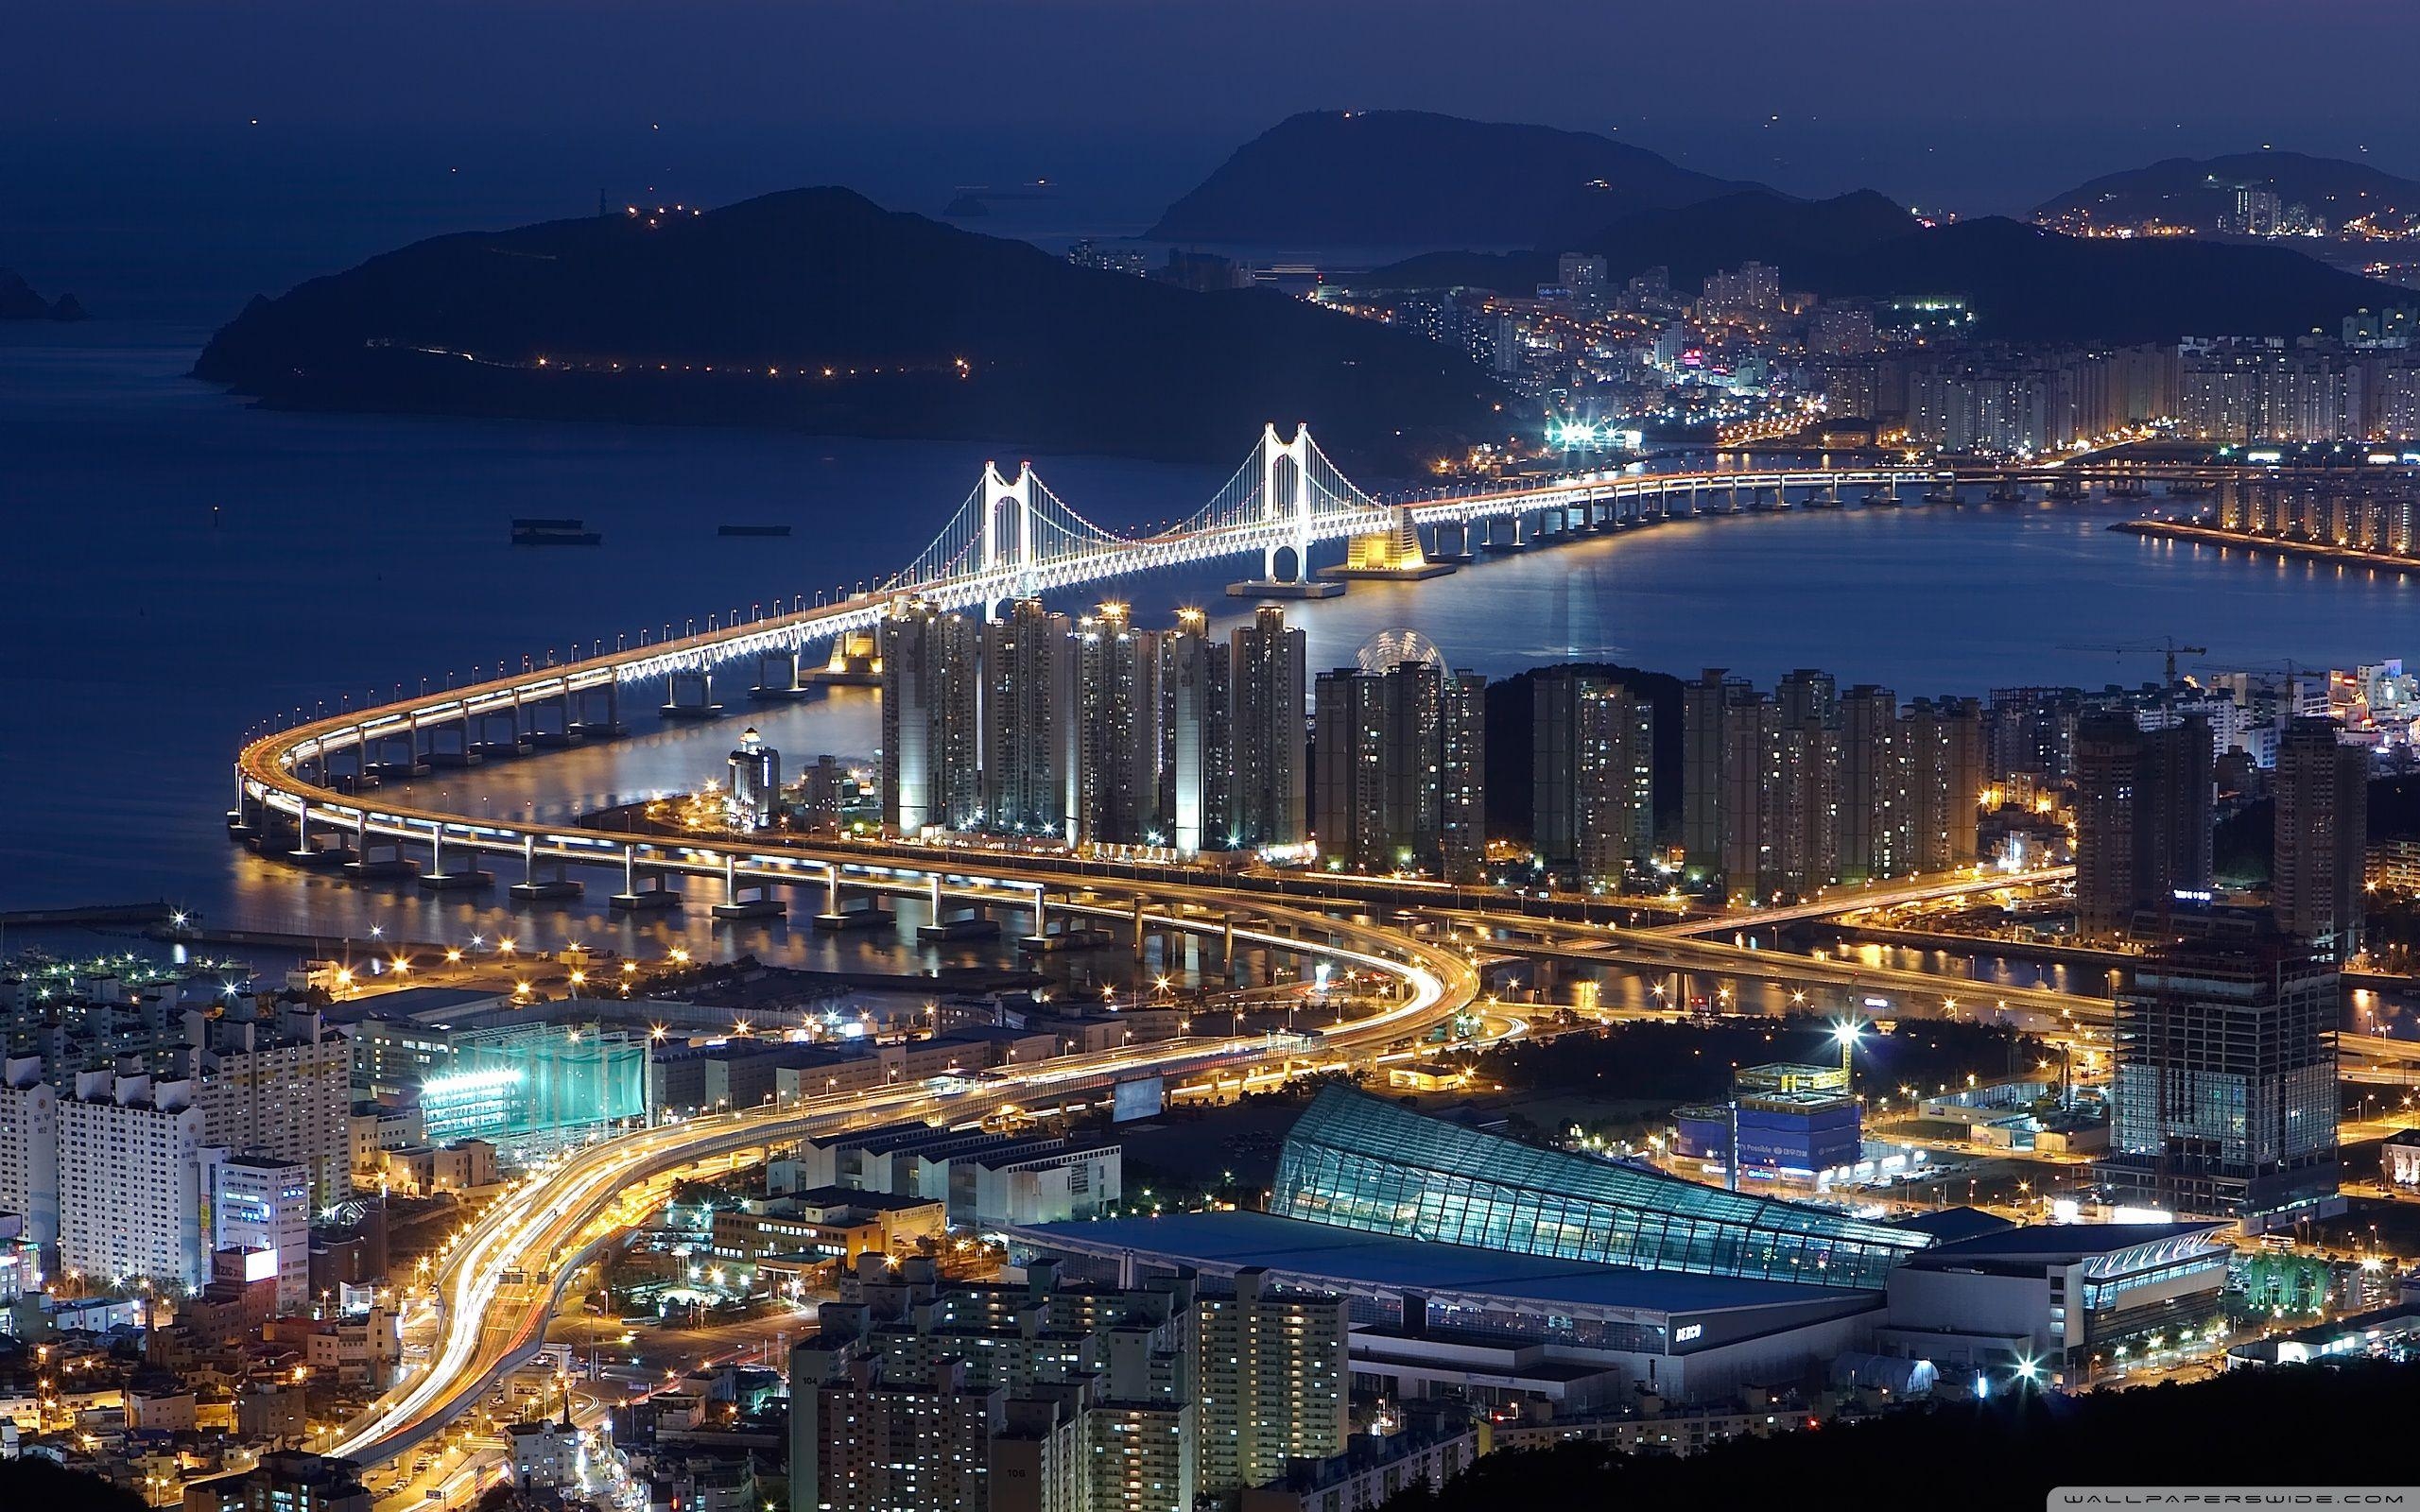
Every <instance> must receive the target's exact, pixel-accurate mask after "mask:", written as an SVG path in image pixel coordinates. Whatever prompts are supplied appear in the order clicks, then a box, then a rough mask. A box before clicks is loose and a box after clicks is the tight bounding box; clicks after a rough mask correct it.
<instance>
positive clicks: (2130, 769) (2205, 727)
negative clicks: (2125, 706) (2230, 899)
mask: <svg viewBox="0 0 2420 1512" xmlns="http://www.w3.org/2000/svg"><path fill="white" fill-rule="evenodd" d="M2214 766H2215V762H2214V759H2213V756H2212V752H2211V748H2210V727H2209V724H2208V722H2207V721H2206V720H2204V719H2203V718H2201V717H2200V716H2199V715H2196V714H2187V715H2186V716H2185V717H2184V718H2182V719H2180V720H2179V721H2178V722H2177V723H2175V724H2173V725H2170V726H2169V727H2168V728H2166V729H2163V730H2145V729H2143V728H2142V727H2141V726H2140V725H2138V724H2137V723H2135V716H2134V715H2133V714H2131V713H2124V712H2123V711H2118V710H2100V711H2096V712H2094V713H2088V714H2086V715H2084V716H2083V719H2082V720H2080V721H2079V722H2078V724H2077V726H2076V740H2075V776H2076V927H2077V928H2078V929H2080V930H2082V931H2083V932H2084V933H2086V934H2093V935H2106V934H2113V933H2116V932H2118V931H2122V930H2123V929H2125V928H2126V927H2127V925H2128V924H2129V922H2131V920H2132V919H2134V916H2135V910H2137V909H2140V908H2165V907H2168V906H2169V905H2170V904H2172V902H2174V900H2175V897H2176V895H2177V894H2178V893H2180V892H2186V893H2197V892H2206V891H2208V890H2209V887H2210V877H2211V857H2210V828H2211V816H2212V806H2213V799H2214V783H2215V776H2214Z"/></svg>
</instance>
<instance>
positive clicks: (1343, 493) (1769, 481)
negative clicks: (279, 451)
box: [231, 425, 1952, 869]
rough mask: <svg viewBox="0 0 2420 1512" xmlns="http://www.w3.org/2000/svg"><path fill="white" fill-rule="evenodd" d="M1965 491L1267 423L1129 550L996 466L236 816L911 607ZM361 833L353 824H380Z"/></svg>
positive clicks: (479, 836) (542, 729)
mask: <svg viewBox="0 0 2420 1512" xmlns="http://www.w3.org/2000/svg"><path fill="white" fill-rule="evenodd" d="M1951 482H1952V479H1951V477H1950V474H1948V473H1946V472H1939V471H1935V470H1931V469H1920V468H1908V467H1873V468H1857V469H1806V470H1802V471H1795V472H1747V471H1739V470H1732V469H1718V470H1714V471H1710V472H1672V473H1652V472H1625V471H1622V470H1618V469H1597V470H1592V471H1582V472H1569V473H1562V474H1556V475H1552V476H1547V477H1540V478H1523V479H1519V480H1513V481H1498V482H1488V483H1480V484H1476V485H1470V486H1463V487H1456V488H1437V489H1426V490H1415V491H1413V492H1409V493H1406V494H1398V495H1394V496H1392V497H1389V498H1386V499H1380V498H1376V497H1374V496H1372V495H1371V494H1369V493H1368V492H1366V491H1364V490H1362V489H1361V488H1360V487H1359V486H1357V484H1355V483H1354V482H1353V480H1352V479H1351V478H1349V477H1347V476H1346V475H1345V474H1344V473H1343V472H1342V471H1341V470H1340V469H1339V468H1338V467H1337V466H1336V464H1335V463H1334V462H1333V461H1331V460H1330V459H1329V458H1328V456H1327V455H1326V454H1325V453H1324V452H1322V450H1321V449H1320V447H1319V444H1318V443H1317V442H1316V441H1315V440H1313V439H1312V438H1311V434H1310V431H1309V428H1308V427H1306V426H1298V427H1297V428H1296V429H1295V431H1294V433H1293V435H1292V436H1291V437H1290V438H1288V437H1284V436H1281V435H1280V434H1279V433H1278V431H1277V429H1276V427H1275V426H1273V425H1271V426H1266V427H1264V428H1263V430H1262V432H1261V436H1260V438H1259V440H1258V442H1257V443H1256V444H1255V445H1254V446H1253V451H1252V453H1251V455H1249V456H1248V457H1246V458H1245V460H1244V463H1243V465H1242V466H1241V467H1239V468H1237V469H1236V472H1235V473H1234V475H1233V476H1232V477H1230V478H1229V479H1228V480H1227V482H1226V484H1225V485H1224V486H1223V487H1222V488H1220V489H1219V490H1218V492H1217V493H1216V494H1214V495H1213V496H1212V497H1211V498H1210V500H1209V501H1208V502H1207V503H1206V504H1204V505H1202V506H1201V507H1200V508H1198V509H1196V510H1195V511H1193V513H1191V514H1190V515H1188V516H1186V517H1185V518H1184V519H1183V520H1182V521H1180V522H1179V523H1178V524H1175V525H1173V526H1170V527H1168V528H1167V529H1165V530H1160V531H1156V532H1154V533H1151V534H1148V535H1127V534H1121V533H1119V532H1117V531H1115V530H1111V529H1108V528H1106V527H1104V526H1102V525H1100V524H1097V523H1095V522H1093V521H1091V520H1089V519H1087V518H1085V517H1084V516H1083V515H1081V514H1080V513H1078V512H1077V511H1076V510H1075V508H1073V507H1071V506H1069V505H1068V504H1067V503H1066V501H1064V500H1063V499H1062V498H1060V497H1059V496H1058V495H1057V494H1056V493H1054V492H1052V491H1051V490H1050V489H1049V487H1048V486H1047V485H1046V484H1045V483H1044V482H1043V481H1042V479H1041V478H1040V477H1039V476H1037V475H1036V474H1035V473H1034V472H1033V469H1032V468H1031V466H1030V465H1026V466H1021V467H1019V468H1018V470H1017V472H1016V473H1015V475H1014V476H1013V477H1011V476H1008V475H1005V474H1003V473H1002V472H1000V471H999V469H998V468H997V467H996V466H994V465H993V464H990V463H986V464H985V466H984V469H983V473H982V476H981V477H980V478H979V479H978V480H977V483H976V485H975V488H974V489H973V490H972V491H970V492H969V493H968V494H967V496H966V498H965V500H964V502H963V503H961V504H960V505H959V507H958V508H957V509H956V510H955V511H953V512H952V514H951V515H950V516H949V518H948V520H947V521H946V522H945V523H944V524H942V528H941V530H940V532H939V533H938V534H937V535H936V536H935V537H934V538H933V541H932V542H931V544H929V545H927V546H926V547H925V549H924V550H923V551H921V552H919V553H917V555H916V556H915V558H913V559H911V560H910V561H909V562H908V564H907V565H906V566H904V567H902V568H900V569H899V570H898V571H897V572H895V573H893V574H892V575H891V576H889V577H888V578H885V579H883V580H882V581H881V582H880V583H878V584H875V585H873V586H871V587H869V588H866V589H862V590H860V591H859V592H857V593H852V594H848V595H846V596H844V597H841V598H839V599H838V601H837V602H822V601H821V600H819V601H818V602H816V603H814V604H812V605H809V604H807V603H806V602H805V601H804V595H801V596H800V597H798V598H795V599H793V600H792V602H791V607H790V609H789V610H787V612H785V611H783V610H782V609H781V607H780V603H779V601H778V600H776V601H775V603H774V605H773V608H772V610H771V611H770V612H767V611H766V610H764V609H762V608H761V607H760V608H758V609H756V610H750V611H748V612H746V613H742V612H741V611H739V610H733V611H732V612H731V613H730V614H729V615H728V616H720V615H710V616H708V618H707V620H706V626H705V628H704V629H703V630H702V631H696V630H692V631H691V633H687V634H683V635H681V636H677V637H675V636H670V635H666V636H665V637H663V638H661V639H657V640H654V641H652V642H650V640H649V638H648V636H647V635H646V634H645V633H642V634H641V635H640V637H639V644H636V645H631V644H627V643H626V642H617V643H616V644H615V645H614V648H613V649H612V650H610V651H609V650H606V649H605V648H604V647H603V645H602V644H598V645H597V646H596V648H595V652H594V654H592V655H588V656H584V657H583V656H576V657H574V658H571V659H567V660H564V661H562V662H557V661H556V660H555V658H553V657H552V656H551V655H550V656H549V657H547V658H546V660H545V662H544V664H540V663H538V662H534V661H529V660H525V662H524V665H523V667H522V668H521V670H520V671H518V672H512V671H510V670H508V669H507V668H504V667H501V666H500V667H499V668H498V669H497V675H496V676H495V677H494V678H493V679H487V680H483V681H480V682H477V683H475V685H472V686H468V687H456V688H446V689H443V690H434V691H432V690H428V689H425V688H423V692H422V693H420V694H419V695H417V696H412V695H402V696H398V697H396V698H394V699H392V700H390V701H387V702H384V703H376V704H365V706H364V707H362V708H360V709H354V708H351V707H344V708H342V709H341V710H340V712H339V713H336V714H334V715H328V716H325V717H317V718H307V719H306V718H302V717H300V716H299V715H298V717H297V718H295V719H294V720H293V721H292V722H290V723H284V722H281V723H280V725H279V727H278V728H275V729H273V730H270V731H268V733H266V734H262V735H259V736H258V737H257V738H255V739H253V740H252V741H251V743H249V744H248V745H247V746H246V747H245V749H244V751H243V754H242V756H241V757H240V759H239V762H238V768H237V783H238V793H237V801H238V810H239V814H238V815H231V818H234V819H238V821H239V822H243V823H251V822H254V821H257V820H259V819H260V818H262V817H263V816H265V814H268V813H271V812H274V813H276V814H277V815H278V816H280V817H281V818H282V819H283V820H284V821H285V822H292V819H293V817H294V816H303V818H304V825H303V827H304V828H305V829H307V828H308V816H310V815H311V814H312V813H313V812H314V805H315V804H317V803H323V802H324V801H325V800H326V799H328V797H329V793H328V787H329V784H330V783H331V782H332V781H333V776H332V774H333V773H334V771H335V768H334V767H332V766H331V765H330V758H331V757H334V756H336V755H337V754H338V753H340V752H352V753H354V757H353V765H354V772H355V774H356V775H367V774H372V773H387V774H392V775H404V774H410V773H416V772H419V771H423V770H426V769H427V768H428V767H429V766H431V765H474V764H475V763H476V762H478V761H479V760H481V759H483V757H485V756H489V755H509V754H516V753H519V752H521V751H526V750H527V749H529V748H531V747H546V746H561V745H568V744H572V743H575V742H578V741H580V740H583V739H589V738H603V737H610V736H614V735H618V734H622V733H624V732H626V729H627V727H626V726H625V724H624V722H623V720H622V717H621V712H622V711H621V694H622V690H623V689H624V688H626V687H627V686H629V685H630V684H632V683H643V682H646V681H648V680H651V679H659V680H661V681H663V682H664V683H665V685H666V687H667V689H668V691H669V697H668V698H667V700H666V704H665V705H664V712H665V713H666V715H668V716H672V717H682V716H689V717H704V716H706V715H709V714H711V713H715V712H717V711H718V710H719V708H720V706H719V705H717V704H715V703H714V702H713V701H712V700H713V681H712V679H713V675H714V670H715V669H716V668H717V667H718V666H721V665H724V664H727V663H732V662H743V663H744V662H747V661H748V660H749V659H754V660H755V662H756V663H757V668H758V676H759V683H758V687H759V690H760V691H762V690H765V689H773V690H777V691H778V690H784V689H794V688H795V686H796V678H797V668H798V666H799V664H800V658H801V655H802V653H803V652H804V651H805V650H806V649H807V648H808V647H809V646H811V645H816V644H822V643H827V642H832V641H835V640H836V639H838V638H839V637H843V636H850V635H853V634H867V633H871V632H873V630H875V629H876V628H877V627H878V626H879V625H880V623H881V621H882V619H883V618H884V616H885V615H886V614H887V613H888V612H889V611H890V608H891V606H892V605H893V604H894V603H895V602H897V601H898V600H900V599H901V598H903V597H906V596H909V595H913V596H915V597H919V598H922V599H925V600H928V601H930V602H932V603H934V604H936V605H937V606H938V607H940V608H942V609H944V610H970V611H975V612H979V613H981V614H983V615H985V616H987V617H990V616H994V615H996V614H997V613H998V611H999V610H1000V609H1001V607H1002V606H1003V605H1004V604H1007V603H1010V602H1012V601H1014V600H1016V599H1019V598H1026V597H1032V596H1036V595H1041V594H1047V593H1055V592H1060V591H1063V590H1067V589H1071V588H1076V587H1080V586H1081V585H1083V584H1087V583H1095V582H1106V581H1109V580H1112V579H1115V578H1120V577H1125V576H1132V575H1134V574H1138V573H1145V572H1152V571H1158V570H1162V569H1167V568H1174V567H1183V566H1186V565H1190V564H1197V563H1202V562H1208V561H1213V560H1218V559H1221V558H1236V557H1246V558H1249V557H1253V556H1257V557H1258V558H1260V561H1259V566H1260V569H1261V576H1259V577H1258V578H1256V579H1253V580H1251V581H1249V582H1247V583H1244V584H1241V585H1238V586H1239V587H1240V588H1241V589H1243V590H1246V591H1250V592H1263V591H1266V592H1271V593H1285V592H1286V591H1287V590H1288V589H1289V588H1294V589H1299V588H1301V587H1302V586H1304V585H1306V584H1308V583H1309V582H1310V581H1311V578H1312V568H1311V556H1312V553H1313V551H1314V549H1315V548H1317V547H1318V546H1320V545H1322V543H1328V542H1336V541H1354V540H1368V539H1374V538H1387V539H1389V540H1392V541H1414V542H1418V541H1421V538H1422V536H1423V533H1426V538H1427V540H1428V541H1432V542H1434V548H1435V551H1436V554H1437V555H1439V556H1441V557H1443V558H1447V559H1465V558H1469V557H1470V556H1472V555H1473V554H1474V553H1475V551H1486V550H1506V549H1516V548H1519V547H1522V546H1527V545H1530V544H1532V543H1535V542H1541V541H1560V540H1564V539H1567V538H1572V537H1577V536H1582V535H1587V534H1592V533H1595V532H1598V531H1601V530H1608V529H1621V528H1626V527H1630V526H1635V525H1640V524H1653V523H1655V522H1658V521H1662V520H1666V519H1672V518H1685V517H1688V516H1691V515H1697V514H1705V513H1744V512H1749V511H1753V510H1766V509H1779V508H1787V507H1809V506H1813V507H1823V506H1826V505H1839V504H1842V503H1844V502H1847V500H1848V497H1849V495H1850V491H1851V490H1862V502H1866V503H1897V502H1899V496H1900V493H1901V491H1902V490H1911V489H1913V490H1932V489H1938V488H1942V487H1946V486H1949V485H1950V484H1951ZM1793 501H1794V502H1793ZM1498 531H1501V532H1503V535H1502V537H1501V539H1499V538H1498V536H1497V532H1498ZM1421 549H1422V550H1424V551H1426V550H1427V549H1428V548H1427V547H1426V546H1425V545H1424V546H1422V548H1421ZM348 817H350V818H351V819H352V820H353V824H354V827H359V826H361V825H362V822H363V820H364V819H365V818H366V816H364V815H362V814H360V813H358V812H354V813H352V814H350V815H349V816H348ZM507 828H509V827H499V826H495V825H479V826H470V825H464V826H463V827H462V829H463V833H462V840H463V841H464V842H465V843H466V844H467V846H468V848H469V849H470V850H471V851H474V852H475V851H481V850H512V851H524V850H526V844H525V842H527V840H528V839H529V837H528V836H526V835H522V834H520V833H517V832H514V833H506V829H507ZM422 833H424V834H426V835H427V837H428V838H429V839H430V840H431V841H432V842H438V843H441V842H442V840H443V838H444V833H445V831H444V826H442V825H438V826H436V827H435V832H434V833H428V832H427V831H426V830H423V832H422ZM360 837H361V838H363V839H366V838H367V834H366V833H364V834H363V835H362V836H360ZM440 869H441V868H440Z"/></svg>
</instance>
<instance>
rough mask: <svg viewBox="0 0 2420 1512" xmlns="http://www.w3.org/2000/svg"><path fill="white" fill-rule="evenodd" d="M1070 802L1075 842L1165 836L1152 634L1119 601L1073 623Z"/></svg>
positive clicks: (1155, 645)
mask: <svg viewBox="0 0 2420 1512" xmlns="http://www.w3.org/2000/svg"><path fill="white" fill-rule="evenodd" d="M1073 654H1074V658H1075V672H1074V676H1075V693H1076V721H1077V727H1078V728H1077V730H1076V739H1075V742H1074V755H1075V782H1074V794H1075V799H1074V802H1073V804H1072V806H1071V808H1070V812H1069V814H1068V818H1069V820H1070V825H1069V830H1070V834H1069V837H1070V838H1071V839H1073V840H1075V841H1076V842H1077V843H1078V844H1080V845H1089V844H1094V843H1099V842H1106V843H1110V844H1115V845H1137V844H1142V843H1144V842H1147V841H1150V840H1152V839H1153V838H1154V837H1155V836H1157V837H1163V838H1164V837H1165V836H1164V832H1163V831H1162V829H1161V820H1160V646H1159V637H1158V636H1157V635H1156V634H1154V633H1153V632H1151V631H1150V630H1138V629H1136V628H1135V627H1134V624H1133V618H1132V610H1129V609H1128V607H1127V606H1126V605H1124V604H1103V605H1101V606H1100V609H1099V610H1098V612H1097V613H1094V614H1089V615H1086V616H1085V617H1084V618H1083V619H1081V620H1079V621H1078V622H1077V623H1076V629H1075V644H1074V648H1073Z"/></svg>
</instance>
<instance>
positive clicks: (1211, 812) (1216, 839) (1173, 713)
mask: <svg viewBox="0 0 2420 1512" xmlns="http://www.w3.org/2000/svg"><path fill="white" fill-rule="evenodd" d="M1208 627H1209V617H1208V616H1207V615H1205V614H1203V613H1202V611H1201V610H1198V609H1187V610H1178V611H1177V617H1176V628H1175V629H1173V630H1170V631H1168V632H1167V633H1166V634H1164V635H1162V636H1161V637H1160V644H1159V657H1160V665H1159V692H1160V730H1159V739H1160V751H1159V774H1158V775H1159V784H1160V802H1159V816H1160V823H1161V824H1162V825H1163V826H1164V827H1165V832H1166V834H1167V841H1168V843H1169V844H1172V845H1174V846H1175V847H1176V849H1177V853H1178V854H1180V855H1187V856H1189V855H1193V854H1196V853H1197V852H1199V851H1204V850H1210V851H1224V850H1226V849H1228V848H1229V847H1230V846H1231V845H1233V844H1234V843H1235V839H1236V834H1235V832H1236V818H1235V765H1236V754H1237V752H1236V734H1235V725H1236V720H1235V713H1236V698H1235V678H1234V652H1233V649H1232V647H1231V646H1230V645H1228V644H1223V643H1221V642H1219V641H1216V640H1213V639H1212V638H1211V637H1210V635H1209V633H1208ZM1296 717H1297V720H1298V721H1299V719H1300V716H1299V715H1297V716H1296Z"/></svg>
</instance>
